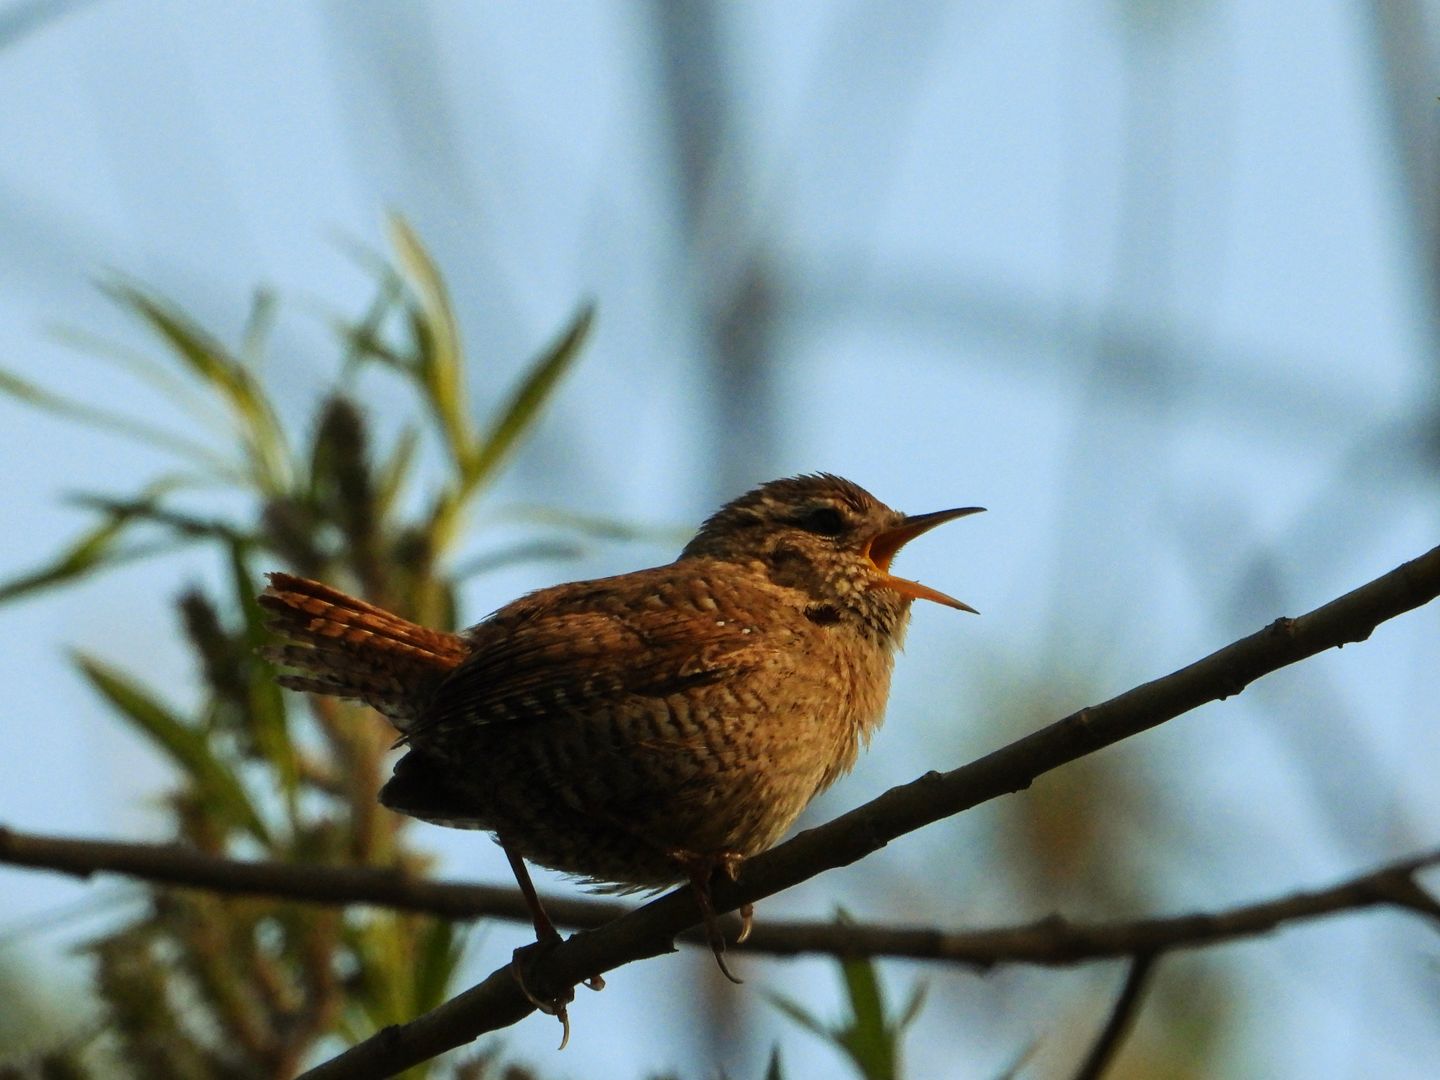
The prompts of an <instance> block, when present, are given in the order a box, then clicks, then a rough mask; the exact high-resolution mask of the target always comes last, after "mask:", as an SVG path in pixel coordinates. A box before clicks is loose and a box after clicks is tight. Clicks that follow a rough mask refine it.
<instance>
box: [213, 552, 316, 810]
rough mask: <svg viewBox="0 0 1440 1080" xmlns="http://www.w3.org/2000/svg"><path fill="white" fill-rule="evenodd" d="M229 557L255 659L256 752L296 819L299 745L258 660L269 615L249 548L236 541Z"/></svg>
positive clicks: (270, 673) (275, 686)
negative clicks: (249, 560) (275, 776)
mask: <svg viewBox="0 0 1440 1080" xmlns="http://www.w3.org/2000/svg"><path fill="white" fill-rule="evenodd" d="M229 554H230V582H231V587H232V590H233V592H234V600H235V603H236V604H238V605H239V606H240V610H241V612H242V613H243V614H244V616H245V644H246V645H248V646H249V653H250V656H251V660H250V662H249V664H248V665H247V667H248V668H249V703H250V732H251V736H252V737H253V738H254V740H255V746H256V748H257V749H258V750H259V751H260V753H261V754H262V755H264V757H265V759H266V760H267V761H268V762H269V763H270V764H271V766H273V767H274V769H275V771H276V773H277V774H278V775H279V777H280V787H281V790H282V791H283V792H284V794H285V797H286V800H287V804H288V806H289V809H290V812H291V818H292V819H293V818H294V816H295V796H296V792H297V791H298V789H299V784H300V765H299V761H298V758H297V755H296V753H295V744H294V742H293V741H292V740H291V737H290V727H289V720H288V716H287V714H286V712H285V698H284V695H283V694H282V693H281V690H280V684H279V683H277V682H276V681H275V672H274V670H273V669H272V668H271V667H270V665H269V664H266V663H263V662H261V661H260V660H259V659H258V658H257V657H256V654H257V653H258V652H259V650H260V649H261V648H262V647H263V646H265V645H267V644H269V643H270V632H269V631H268V630H267V629H266V628H265V613H264V611H263V610H262V609H261V607H260V605H259V603H258V602H257V601H256V599H255V598H256V597H257V596H258V595H259V594H260V589H259V588H258V587H257V585H256V582H255V579H254V578H253V577H252V576H251V574H250V568H249V566H248V565H247V563H246V559H245V556H246V545H245V544H244V543H242V542H240V541H232V542H231V543H230V545H229Z"/></svg>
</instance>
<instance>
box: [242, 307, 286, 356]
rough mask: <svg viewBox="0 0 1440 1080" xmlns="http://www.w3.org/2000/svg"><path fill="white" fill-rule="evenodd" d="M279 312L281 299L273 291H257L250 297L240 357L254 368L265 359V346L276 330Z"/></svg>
mask: <svg viewBox="0 0 1440 1080" xmlns="http://www.w3.org/2000/svg"><path fill="white" fill-rule="evenodd" d="M279 310H280V301H279V298H278V297H276V295H275V293H274V291H273V290H271V289H256V290H255V293H254V295H252V296H251V297H250V314H249V315H247V316H246V317H245V329H244V330H243V331H242V332H241V334H240V356H241V357H242V358H243V359H244V361H245V362H246V363H247V364H250V365H251V366H254V365H256V364H258V363H260V361H262V360H264V359H265V346H266V345H267V344H268V343H269V341H270V333H271V331H272V330H274V329H275V315H276V313H277V312H278V311H279Z"/></svg>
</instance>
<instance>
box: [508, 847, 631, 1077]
mask: <svg viewBox="0 0 1440 1080" xmlns="http://www.w3.org/2000/svg"><path fill="white" fill-rule="evenodd" d="M500 847H501V848H502V849H503V850H504V852H505V858H507V859H509V860H510V869H511V870H512V871H514V873H515V883H516V884H517V885H519V886H520V895H521V896H523V897H525V906H526V907H528V908H529V909H530V920H531V922H532V923H534V925H535V944H534V945H524V946H522V947H520V948H518V949H516V950H515V952H514V953H513V954H512V955H511V957H510V976H511V977H512V978H513V979H514V980H515V982H516V984H517V985H519V987H520V992H521V993H522V994H524V995H525V997H526V999H527V1000H528V1001H529V1002H530V1004H531V1005H534V1006H535V1008H537V1009H539V1010H540V1011H541V1012H542V1013H544V1014H545V1015H547V1016H553V1017H555V1018H556V1019H558V1020H559V1021H560V1026H561V1028H562V1029H563V1031H562V1034H561V1036H560V1049H561V1050H564V1049H565V1046H566V1044H567V1043H569V1041H570V1014H569V1012H568V1011H567V1010H566V1006H567V1005H569V1004H570V1002H571V1001H572V1000H574V991H568V992H567V993H568V995H569V996H567V997H563V998H561V997H556V998H552V999H551V1000H549V1001H545V1000H543V999H541V998H538V997H536V996H535V994H533V993H532V992H531V990H530V987H529V986H527V985H526V983H525V954H527V953H530V952H532V951H538V953H539V954H544V953H545V952H548V951H549V950H550V949H553V948H554V947H555V946H556V945H558V944H559V943H560V931H558V930H556V929H555V924H554V923H552V922H551V921H550V916H549V915H547V914H545V906H544V905H543V904H541V903H540V894H539V893H537V892H536V891H535V883H534V882H533V881H531V880H530V871H529V870H527V869H526V868H525V860H524V858H522V857H521V855H520V853H519V852H518V851H516V850H515V849H514V848H513V847H511V846H510V845H509V844H507V843H506V842H505V841H504V840H501V841H500ZM594 981H598V982H599V983H600V985H599V986H594V985H593V984H592V983H591V982H589V981H587V985H590V986H591V989H594V990H599V989H600V988H601V987H603V986H604V985H605V983H604V981H603V980H601V979H600V977H599V976H598V975H597V976H596V977H595V980H594Z"/></svg>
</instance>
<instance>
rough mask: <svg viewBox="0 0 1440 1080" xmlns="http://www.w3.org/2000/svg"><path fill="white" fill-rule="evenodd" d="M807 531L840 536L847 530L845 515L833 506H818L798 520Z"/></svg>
mask: <svg viewBox="0 0 1440 1080" xmlns="http://www.w3.org/2000/svg"><path fill="white" fill-rule="evenodd" d="M796 524H797V525H799V526H800V528H802V529H804V530H805V531H806V532H812V533H816V534H818V535H820V536H839V535H840V534H841V533H842V532H844V531H845V517H844V515H843V514H841V513H840V511H839V510H836V509H835V508H834V507H833V506H817V507H816V508H815V509H814V510H810V511H808V512H806V514H805V515H804V516H803V517H801V518H800V520H799V521H797V522H796Z"/></svg>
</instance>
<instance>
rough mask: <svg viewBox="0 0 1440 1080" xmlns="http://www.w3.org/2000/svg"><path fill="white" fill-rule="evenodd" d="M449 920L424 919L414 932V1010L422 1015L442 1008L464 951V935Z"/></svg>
mask: <svg viewBox="0 0 1440 1080" xmlns="http://www.w3.org/2000/svg"><path fill="white" fill-rule="evenodd" d="M455 930H456V924H455V923H453V922H451V921H450V920H449V919H427V920H426V921H425V923H424V924H423V925H422V926H421V927H420V928H419V930H418V931H417V933H418V936H419V941H418V942H417V946H418V948H417V953H418V955H417V956H416V957H415V966H414V979H415V983H414V1009H415V1012H416V1013H417V1014H418V1013H426V1012H429V1011H430V1010H431V1009H433V1008H435V1007H436V1006H438V1005H440V1004H442V1003H443V1002H444V1001H445V999H446V998H447V997H448V996H449V995H448V994H447V992H446V991H447V990H448V989H449V987H450V982H451V980H452V979H453V978H454V976H455V969H456V968H457V967H458V966H459V964H460V958H461V956H462V955H463V954H464V951H465V935H464V934H457V933H456V932H455Z"/></svg>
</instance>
